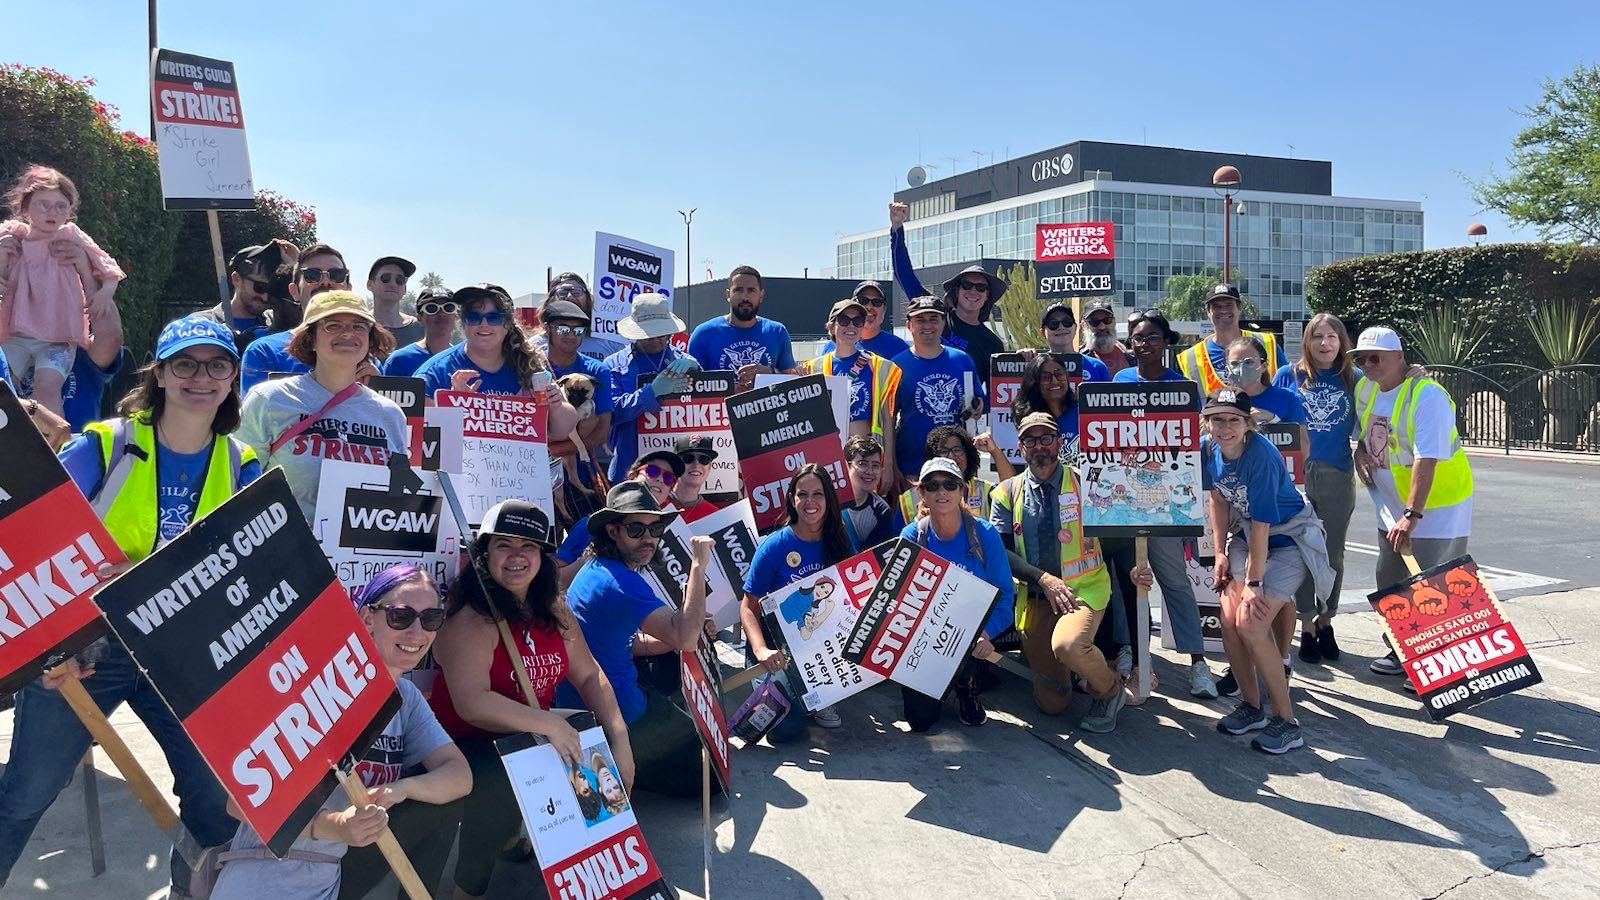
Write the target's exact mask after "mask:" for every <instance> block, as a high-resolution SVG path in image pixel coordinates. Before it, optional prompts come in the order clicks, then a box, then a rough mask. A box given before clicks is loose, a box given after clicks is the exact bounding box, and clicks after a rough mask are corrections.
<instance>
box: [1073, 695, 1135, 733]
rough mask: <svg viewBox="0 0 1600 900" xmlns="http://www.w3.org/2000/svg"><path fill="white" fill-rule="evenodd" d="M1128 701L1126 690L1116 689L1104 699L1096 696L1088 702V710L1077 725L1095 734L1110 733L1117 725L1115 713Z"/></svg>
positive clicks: (1120, 710)
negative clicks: (1091, 701)
mask: <svg viewBox="0 0 1600 900" xmlns="http://www.w3.org/2000/svg"><path fill="white" fill-rule="evenodd" d="M1127 703H1128V692H1127V691H1125V690H1122V689H1121V688H1118V689H1117V692H1116V693H1115V694H1112V695H1111V696H1110V697H1107V698H1106V699H1104V700H1101V699H1099V698H1096V699H1095V701H1094V702H1093V703H1090V704H1089V712H1088V714H1087V715H1085V716H1084V717H1083V718H1082V719H1080V720H1079V721H1078V727H1079V728H1082V729H1083V730H1084V731H1092V732H1094V733H1095V734H1110V733H1111V731H1112V730H1113V729H1115V728H1116V727H1117V713H1119V712H1122V707H1124V706H1126V705H1127Z"/></svg>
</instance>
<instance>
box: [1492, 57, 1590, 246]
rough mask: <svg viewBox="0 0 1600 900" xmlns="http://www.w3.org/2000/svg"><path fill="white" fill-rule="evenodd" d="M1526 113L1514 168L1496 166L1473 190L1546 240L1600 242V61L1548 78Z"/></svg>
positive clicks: (1515, 142) (1513, 144)
mask: <svg viewBox="0 0 1600 900" xmlns="http://www.w3.org/2000/svg"><path fill="white" fill-rule="evenodd" d="M1522 115H1523V117H1524V118H1526V119H1527V120H1528V121H1529V123H1530V124H1529V125H1528V127H1526V128H1524V129H1523V130H1522V131H1521V132H1520V133H1518V134H1517V136H1516V138H1515V140H1513V141H1512V142H1511V156H1510V157H1508V158H1507V160H1506V165H1507V166H1508V167H1509V168H1510V174H1508V175H1507V176H1506V177H1504V178H1500V177H1497V176H1496V175H1495V174H1494V173H1493V172H1492V171H1491V172H1490V175H1489V177H1488V178H1487V179H1485V180H1483V181H1481V182H1476V183H1474V184H1473V195H1474V197H1475V198H1476V199H1477V201H1478V202H1479V203H1482V204H1483V205H1484V207H1485V208H1487V209H1493V210H1496V211H1498V212H1500V213H1502V214H1503V215H1505V217H1506V218H1508V219H1510V220H1511V221H1513V222H1515V223H1517V224H1520V225H1532V226H1535V227H1536V228H1537V229H1538V230H1539V236H1540V237H1542V238H1544V239H1545V240H1548V241H1574V242H1579V243H1587V244H1596V243H1600V66H1597V65H1594V64H1585V65H1580V66H1578V68H1576V69H1574V70H1573V71H1572V73H1571V74H1569V75H1567V76H1566V77H1565V78H1563V79H1561V80H1560V81H1554V80H1551V79H1545V82H1544V96H1543V97H1542V98H1541V99H1540V100H1539V102H1538V103H1535V104H1533V105H1532V106H1530V107H1528V108H1527V109H1525V110H1523V112H1522Z"/></svg>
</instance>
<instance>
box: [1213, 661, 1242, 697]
mask: <svg viewBox="0 0 1600 900" xmlns="http://www.w3.org/2000/svg"><path fill="white" fill-rule="evenodd" d="M1217 693H1219V694H1221V695H1222V696H1224V697H1237V696H1239V679H1237V678H1235V677H1233V669H1231V668H1230V669H1226V670H1224V671H1223V673H1222V678H1220V679H1219V680H1218V681H1217Z"/></svg>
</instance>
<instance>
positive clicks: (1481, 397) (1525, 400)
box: [1427, 363, 1600, 454]
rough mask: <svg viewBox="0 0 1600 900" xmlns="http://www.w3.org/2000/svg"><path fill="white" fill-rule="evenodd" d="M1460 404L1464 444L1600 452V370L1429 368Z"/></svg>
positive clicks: (1499, 365)
mask: <svg viewBox="0 0 1600 900" xmlns="http://www.w3.org/2000/svg"><path fill="white" fill-rule="evenodd" d="M1427 368H1428V372H1429V374H1431V375H1432V376H1433V378H1434V379H1435V380H1436V381H1438V382H1439V384H1441V385H1443V386H1444V388H1445V390H1447V391H1449V392H1450V397H1451V399H1453V400H1454V401H1455V404H1456V428H1457V430H1459V431H1460V432H1461V440H1462V441H1463V442H1464V443H1467V444H1471V445H1474V446H1478V447H1501V448H1504V449H1505V451H1506V452H1507V453H1510V452H1511V451H1512V450H1513V449H1516V450H1561V451H1566V452H1572V453H1596V454H1600V366H1594V365H1581V366H1562V367H1560V368H1556V369H1536V368H1533V367H1532V366H1524V365H1518V364H1516V363H1494V364H1491V365H1486V366H1477V367H1474V368H1470V369H1464V368H1458V367H1456V366H1428V367H1427Z"/></svg>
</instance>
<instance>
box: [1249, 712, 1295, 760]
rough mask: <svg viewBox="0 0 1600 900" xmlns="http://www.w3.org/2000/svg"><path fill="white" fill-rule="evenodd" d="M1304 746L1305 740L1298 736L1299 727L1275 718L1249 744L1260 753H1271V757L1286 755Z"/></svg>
mask: <svg viewBox="0 0 1600 900" xmlns="http://www.w3.org/2000/svg"><path fill="white" fill-rule="evenodd" d="M1305 745H1306V742H1305V739H1304V738H1302V737H1301V736H1300V726H1299V725H1297V724H1295V723H1294V722H1288V721H1285V720H1283V719H1280V718H1278V717H1276V716H1274V717H1273V718H1272V723H1271V724H1270V725H1268V726H1267V728H1266V730H1265V731H1263V732H1261V733H1260V734H1258V735H1256V737H1255V739H1254V740H1252V741H1251V742H1250V746H1252V747H1254V748H1256V749H1257V750H1260V751H1261V752H1262V753H1271V754H1273V755H1277V754H1280V753H1288V752H1289V751H1290V750H1293V749H1294V748H1296V747H1304V746H1305Z"/></svg>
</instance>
